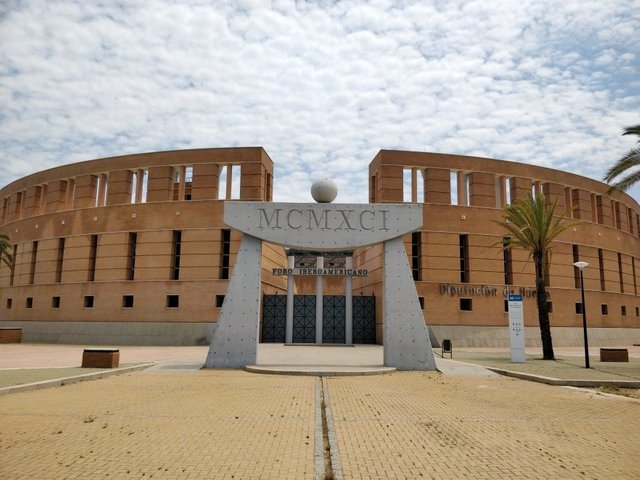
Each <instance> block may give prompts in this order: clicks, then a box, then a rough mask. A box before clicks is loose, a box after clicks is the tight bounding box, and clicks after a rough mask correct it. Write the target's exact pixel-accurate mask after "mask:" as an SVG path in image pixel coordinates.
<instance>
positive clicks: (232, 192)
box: [218, 164, 240, 200]
mask: <svg viewBox="0 0 640 480" xmlns="http://www.w3.org/2000/svg"><path fill="white" fill-rule="evenodd" d="M218 178H219V185H218V198H219V199H220V200H231V199H238V198H240V165H230V164H229V165H224V166H222V167H220V175H219V177H218Z"/></svg>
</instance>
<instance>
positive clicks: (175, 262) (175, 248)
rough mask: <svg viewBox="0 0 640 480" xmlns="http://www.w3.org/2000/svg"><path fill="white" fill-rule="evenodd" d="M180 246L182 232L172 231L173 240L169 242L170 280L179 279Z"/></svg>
mask: <svg viewBox="0 0 640 480" xmlns="http://www.w3.org/2000/svg"><path fill="white" fill-rule="evenodd" d="M181 248H182V232H181V231H180V230H174V231H173V241H172V244H171V280H179V279H180V250H181Z"/></svg>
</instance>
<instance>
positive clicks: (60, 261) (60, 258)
mask: <svg viewBox="0 0 640 480" xmlns="http://www.w3.org/2000/svg"><path fill="white" fill-rule="evenodd" d="M64 244H65V239H64V237H60V238H59V239H58V255H57V258H56V283H60V282H62V264H63V262H64Z"/></svg>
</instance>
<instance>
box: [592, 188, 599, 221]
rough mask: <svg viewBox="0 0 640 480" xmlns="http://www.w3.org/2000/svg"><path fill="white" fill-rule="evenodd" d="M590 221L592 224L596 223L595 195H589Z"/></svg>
mask: <svg viewBox="0 0 640 480" xmlns="http://www.w3.org/2000/svg"><path fill="white" fill-rule="evenodd" d="M591 221H592V222H593V223H597V222H598V208H597V205H596V194H595V193H592V194H591Z"/></svg>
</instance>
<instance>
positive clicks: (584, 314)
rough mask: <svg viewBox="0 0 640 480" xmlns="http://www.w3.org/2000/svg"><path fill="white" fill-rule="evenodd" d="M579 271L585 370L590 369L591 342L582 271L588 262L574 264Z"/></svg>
mask: <svg viewBox="0 0 640 480" xmlns="http://www.w3.org/2000/svg"><path fill="white" fill-rule="evenodd" d="M573 266H574V267H576V268H577V269H578V270H580V290H581V292H582V331H583V333H584V368H590V367H589V340H588V339H587V308H586V306H585V304H584V279H583V277H582V270H584V269H585V268H586V267H588V266H589V264H588V263H587V262H576V263H574V264H573Z"/></svg>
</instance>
